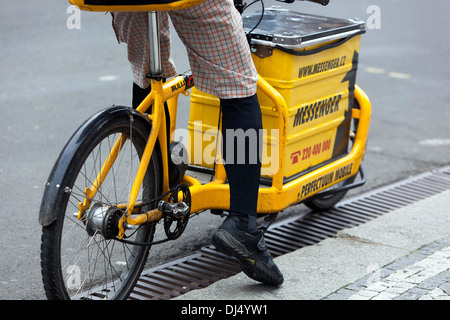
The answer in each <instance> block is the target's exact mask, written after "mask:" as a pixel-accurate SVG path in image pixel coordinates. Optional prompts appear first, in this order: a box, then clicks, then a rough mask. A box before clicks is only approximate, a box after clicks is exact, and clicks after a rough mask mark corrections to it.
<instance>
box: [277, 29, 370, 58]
mask: <svg viewBox="0 0 450 320" xmlns="http://www.w3.org/2000/svg"><path fill="white" fill-rule="evenodd" d="M362 33H363V32H358V33H355V34H352V35H351V36H348V37H346V38H343V39H340V40H338V41H336V42H333V43H330V44H328V45H325V46H322V47H319V48H316V49H312V50H304V51H297V50H294V49H288V48H284V47H282V46H280V45H276V46H275V48H276V49H278V50H281V51H283V52H286V53H289V54H292V55H294V56H309V55H313V54H316V53H319V52H322V51H325V50H328V49H333V48H336V47H339V46H340V45H342V44H344V43H345V42H347V41H349V40H350V39H352V38H353V37H355V36H357V35H360V34H362Z"/></svg>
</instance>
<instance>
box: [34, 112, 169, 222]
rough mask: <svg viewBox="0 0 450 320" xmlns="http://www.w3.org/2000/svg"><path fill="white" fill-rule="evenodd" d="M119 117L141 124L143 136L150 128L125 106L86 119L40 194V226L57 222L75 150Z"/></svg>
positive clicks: (60, 156)
mask: <svg viewBox="0 0 450 320" xmlns="http://www.w3.org/2000/svg"><path fill="white" fill-rule="evenodd" d="M122 117H126V118H127V119H129V118H130V117H132V118H133V121H134V122H135V123H136V122H139V123H140V124H143V126H141V127H142V128H145V130H147V131H148V132H146V133H145V134H146V135H147V136H148V135H149V134H150V131H151V127H152V124H151V122H150V120H149V119H148V118H147V117H146V116H145V115H144V114H142V113H140V112H139V111H136V110H134V109H131V108H128V107H121V106H113V107H110V108H107V109H104V110H101V111H99V112H97V113H96V114H94V115H93V116H92V117H90V118H89V119H88V120H86V121H85V122H84V123H83V124H82V125H81V126H80V127H79V128H78V129H77V130H76V131H75V133H74V134H73V135H72V137H71V138H70V139H69V141H68V142H67V144H66V145H65V147H64V149H63V150H62V151H61V153H60V155H59V157H58V159H57V160H56V163H55V165H54V166H53V169H52V171H51V173H50V176H49V178H48V180H47V182H46V183H45V189H44V195H43V198H42V202H41V208H40V211H39V224H41V225H42V226H44V227H45V226H48V225H50V224H51V223H52V222H53V221H55V220H56V219H57V217H58V213H59V212H60V211H61V209H62V206H64V205H65V203H66V202H67V200H68V198H69V196H70V195H69V193H68V192H67V190H66V187H67V186H65V184H66V183H67V180H68V177H69V176H73V172H71V171H70V168H71V167H72V166H71V163H72V162H73V161H74V159H75V157H76V156H77V152H76V150H78V148H79V147H80V145H81V144H85V143H91V144H92V143H93V142H94V140H95V137H96V136H98V135H96V134H95V132H102V130H103V129H104V126H108V125H109V124H110V123H111V122H112V121H115V120H118V119H120V118H122ZM155 151H156V152H161V149H160V147H159V143H158V142H157V143H156V145H155ZM158 159H161V157H158ZM68 168H69V169H68ZM73 170H75V169H73Z"/></svg>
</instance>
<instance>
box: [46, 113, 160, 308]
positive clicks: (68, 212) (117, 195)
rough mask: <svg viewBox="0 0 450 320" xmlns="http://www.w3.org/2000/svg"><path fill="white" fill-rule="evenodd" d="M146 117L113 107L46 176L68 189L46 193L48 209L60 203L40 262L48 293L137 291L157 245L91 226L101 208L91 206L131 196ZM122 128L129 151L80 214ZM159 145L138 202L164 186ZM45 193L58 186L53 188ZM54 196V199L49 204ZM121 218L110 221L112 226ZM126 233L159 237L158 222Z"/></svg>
mask: <svg viewBox="0 0 450 320" xmlns="http://www.w3.org/2000/svg"><path fill="white" fill-rule="evenodd" d="M146 120H147V119H145V118H144V117H143V116H138V115H137V113H136V111H134V110H130V109H129V108H125V107H112V108H109V109H106V110H104V111H101V112H99V113H98V114H96V115H95V116H93V117H92V118H91V119H90V120H88V121H87V122H86V123H85V124H84V125H82V126H81V127H80V128H79V129H78V130H77V132H75V134H74V135H73V136H72V138H71V139H70V140H69V142H68V143H67V145H66V147H65V148H64V150H63V151H62V153H61V155H60V157H59V159H58V161H57V163H56V164H55V167H54V169H53V171H52V174H51V175H50V178H49V181H48V183H47V186H52V185H55V184H58V185H59V187H60V188H59V189H62V190H61V192H58V193H57V195H56V196H53V198H52V197H51V196H49V195H46V194H45V193H44V197H43V202H42V205H41V211H42V210H57V215H56V219H55V220H54V221H52V222H51V223H50V224H48V225H45V226H44V227H43V229H42V239H41V269H42V279H43V283H44V289H45V292H46V295H47V298H48V299H64V300H67V299H117V300H121V299H126V298H127V297H128V296H129V294H130V293H131V292H132V290H133V288H134V286H135V284H136V282H137V280H138V279H139V276H140V273H141V272H142V269H143V267H144V264H145V262H146V260H147V257H148V253H149V249H150V247H149V246H142V245H133V244H124V243H121V242H119V241H117V240H115V239H114V238H112V237H111V238H110V237H105V236H104V235H103V231H99V230H94V229H95V228H93V227H92V223H90V221H91V220H92V221H94V220H93V219H94V218H92V217H94V215H93V214H91V215H90V216H89V212H92V210H94V209H95V208H96V207H104V208H116V209H114V210H116V212H117V210H119V209H117V206H118V205H119V204H123V203H127V200H128V195H129V193H128V192H129V190H130V189H131V188H130V184H131V183H132V182H133V181H134V175H135V169H137V166H138V165H139V162H140V158H141V156H142V153H143V150H144V148H145V145H146V142H147V139H148V136H149V133H150V130H151V125H150V122H149V121H146ZM121 134H124V135H126V136H127V140H126V141H125V142H124V145H123V148H122V151H121V153H120V154H119V157H118V158H117V159H116V161H115V162H114V164H113V167H112V169H111V170H110V173H109V174H108V176H107V177H106V179H105V181H104V182H103V184H102V185H101V187H99V188H98V192H97V195H96V196H95V197H94V198H93V199H92V203H91V206H90V209H88V210H87V211H86V213H85V214H84V216H83V218H82V219H81V220H78V218H77V217H74V213H76V212H78V204H79V203H80V202H82V201H83V199H84V196H85V195H84V193H83V191H84V188H85V187H91V185H92V181H94V180H95V178H96V176H97V174H98V172H99V168H101V165H102V164H103V162H104V160H105V157H106V156H107V155H108V154H109V149H111V146H112V144H113V143H114V141H116V139H117V137H118V136H119V135H121ZM155 151H156V152H154V153H153V154H152V157H151V160H150V163H149V166H148V170H147V173H146V175H145V177H144V181H143V184H142V187H141V190H140V195H139V198H138V201H142V203H147V202H148V201H150V200H152V199H154V198H156V197H158V196H159V195H160V193H161V189H162V187H161V184H162V183H161V181H162V177H161V171H162V170H160V166H161V156H160V152H158V151H159V149H158V148H155ZM104 152H105V153H106V154H105V153H104ZM62 159H65V160H64V161H63V160H62ZM55 172H59V173H62V174H59V176H60V177H62V178H58V177H56V176H57V174H55ZM46 192H47V193H50V192H51V190H50V189H49V188H46ZM48 199H53V201H52V202H51V203H48ZM152 207H153V205H152V206H150V205H149V206H146V207H145V208H143V210H150V209H151V208H152ZM105 210H106V209H105ZM108 210H109V209H108ZM49 212H51V211H49ZM102 212H104V211H102ZM106 212H109V211H106ZM41 214H42V213H41ZM115 215H116V216H114V215H113V214H110V215H107V214H106V213H105V214H104V217H106V216H109V217H111V218H110V219H111V220H108V221H118V219H117V215H118V214H116V213H115ZM102 219H103V220H102V221H107V219H106V218H102ZM113 219H116V220H113ZM104 223H105V224H107V223H108V222H104ZM114 224H115V223H113V222H111V226H114ZM102 225H103V224H102ZM116 225H117V224H116ZM89 226H90V227H89ZM108 230H109V229H108ZM87 231H90V232H87ZM127 232H133V233H132V234H129V236H132V238H131V239H133V240H134V241H137V242H146V243H148V242H151V241H152V240H153V236H154V232H155V223H151V224H147V225H144V226H140V227H139V228H138V229H137V230H132V231H127ZM94 260H95V261H94Z"/></svg>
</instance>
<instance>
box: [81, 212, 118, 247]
mask: <svg viewBox="0 0 450 320" xmlns="http://www.w3.org/2000/svg"><path fill="white" fill-rule="evenodd" d="M122 214H123V213H122V211H120V210H119V209H118V208H111V207H103V206H101V205H100V204H95V205H93V206H92V208H91V209H90V210H89V212H88V213H87V215H86V220H85V224H86V232H87V233H88V234H89V235H90V236H94V235H95V234H101V235H102V236H103V237H104V238H105V239H115V238H116V237H117V235H118V234H119V227H118V224H119V220H120V218H121V217H122Z"/></svg>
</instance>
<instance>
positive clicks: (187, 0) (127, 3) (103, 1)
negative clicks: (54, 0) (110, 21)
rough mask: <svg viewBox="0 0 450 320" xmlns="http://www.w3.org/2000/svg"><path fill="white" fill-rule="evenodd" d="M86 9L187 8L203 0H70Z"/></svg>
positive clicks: (156, 9)
mask: <svg viewBox="0 0 450 320" xmlns="http://www.w3.org/2000/svg"><path fill="white" fill-rule="evenodd" d="M69 2H70V3H71V4H74V5H76V6H78V7H79V8H80V9H81V10H86V11H166V10H177V9H185V8H189V7H191V6H194V5H196V4H199V3H201V2H203V0H69Z"/></svg>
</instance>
